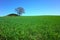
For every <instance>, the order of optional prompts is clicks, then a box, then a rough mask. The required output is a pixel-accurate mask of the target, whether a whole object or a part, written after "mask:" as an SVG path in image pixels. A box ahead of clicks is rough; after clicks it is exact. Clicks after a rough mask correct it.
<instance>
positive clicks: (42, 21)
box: [0, 16, 60, 40]
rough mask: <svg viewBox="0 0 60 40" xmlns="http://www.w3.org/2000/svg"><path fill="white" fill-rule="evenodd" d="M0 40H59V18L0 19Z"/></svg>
mask: <svg viewBox="0 0 60 40" xmlns="http://www.w3.org/2000/svg"><path fill="white" fill-rule="evenodd" d="M0 40H60V16H21V17H0Z"/></svg>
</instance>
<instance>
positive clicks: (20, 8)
mask: <svg viewBox="0 0 60 40" xmlns="http://www.w3.org/2000/svg"><path fill="white" fill-rule="evenodd" d="M15 10H16V12H17V14H18V15H19V16H20V15H21V14H22V13H25V12H24V8H22V7H18V8H16V9H15Z"/></svg>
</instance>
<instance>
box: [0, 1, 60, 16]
mask: <svg viewBox="0 0 60 40" xmlns="http://www.w3.org/2000/svg"><path fill="white" fill-rule="evenodd" d="M17 7H23V8H24V9H25V14H23V15H27V16H29V15H33V16H34V15H60V0H0V16H5V15H7V14H10V13H16V12H15V10H14V9H15V8H17Z"/></svg>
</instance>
